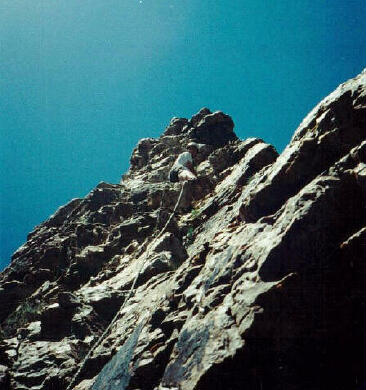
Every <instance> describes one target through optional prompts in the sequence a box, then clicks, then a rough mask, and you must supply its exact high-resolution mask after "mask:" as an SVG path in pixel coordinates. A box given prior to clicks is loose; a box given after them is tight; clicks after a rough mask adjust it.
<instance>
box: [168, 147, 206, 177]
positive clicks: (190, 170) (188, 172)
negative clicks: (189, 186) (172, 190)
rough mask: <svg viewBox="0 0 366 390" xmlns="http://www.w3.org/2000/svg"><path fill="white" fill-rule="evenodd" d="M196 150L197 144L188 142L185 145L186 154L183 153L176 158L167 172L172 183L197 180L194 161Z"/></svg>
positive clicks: (197, 148)
mask: <svg viewBox="0 0 366 390" xmlns="http://www.w3.org/2000/svg"><path fill="white" fill-rule="evenodd" d="M198 150H199V146H198V144H196V143H195V142H190V143H189V144H188V145H187V152H183V153H181V154H180V155H179V156H178V157H177V159H176V160H175V162H174V164H173V166H172V169H171V170H170V172H169V180H170V181H171V182H172V183H175V182H178V181H179V182H185V181H194V180H197V176H196V173H195V169H194V159H195V157H196V156H197V154H198Z"/></svg>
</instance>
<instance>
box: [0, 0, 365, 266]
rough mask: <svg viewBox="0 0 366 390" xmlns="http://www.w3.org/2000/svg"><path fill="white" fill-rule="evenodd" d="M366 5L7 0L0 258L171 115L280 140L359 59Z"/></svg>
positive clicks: (0, 68)
mask: <svg viewBox="0 0 366 390" xmlns="http://www.w3.org/2000/svg"><path fill="white" fill-rule="evenodd" d="M365 16H366V4H365V1H364V0H347V1H345V0H344V1H340V0H332V1H314V0H312V1H308V0H302V1H297V0H291V1H289V0H288V1H286V0H283V1H275V0H242V1H232V2H228V1H223V0H215V1H213V0H212V1H197V0H142V1H139V0H83V1H81V0H53V1H50V0H32V1H25V0H23V1H19V0H11V1H8V0H2V1H1V2H0V59H1V61H0V76H1V77H0V130H1V139H2V142H1V150H0V151H1V157H0V159H1V160H0V169H1V171H0V174H1V183H2V186H1V192H0V195H1V225H0V228H1V231H0V235H1V248H0V250H1V251H0V259H1V264H3V265H5V264H6V263H7V262H8V261H9V257H10V254H11V253H12V252H13V251H14V250H15V249H16V248H17V247H18V246H19V245H21V244H22V243H23V242H24V241H25V238H26V234H27V233H28V232H29V231H31V230H32V228H33V227H34V226H35V225H37V224H39V223H40V222H42V221H43V220H45V219H46V218H47V217H48V216H49V215H50V214H51V213H53V212H54V211H55V210H56V209H57V207H59V206H60V205H62V204H65V203H66V202H67V201H69V200H70V199H72V198H74V197H81V196H84V195H85V194H86V193H88V192H89V191H90V190H91V189H92V188H93V187H94V186H95V185H96V184H97V183H98V182H100V181H102V180H103V181H108V182H113V183H116V182H118V181H119V179H120V176H121V174H122V173H123V172H125V171H126V170H127V168H128V159H129V156H130V154H131V151H132V148H133V147H134V146H135V144H136V143H137V141H138V140H139V139H140V138H142V137H157V136H159V135H160V134H161V132H162V131H163V129H164V127H165V126H166V125H167V124H168V122H169V120H170V118H171V117H172V116H181V117H190V116H192V115H193V114H194V113H196V112H197V111H198V110H199V109H200V108H201V107H203V106H208V107H209V108H211V109H212V110H223V111H225V112H227V113H228V114H230V115H231V116H232V117H233V119H234V122H235V124H236V128H235V130H236V133H237V135H238V136H240V137H241V138H246V137H252V136H257V137H261V138H263V139H264V140H265V141H267V142H270V143H272V144H274V145H275V146H276V148H277V149H278V150H279V151H281V150H282V149H283V148H284V146H285V145H286V144H287V142H288V141H289V139H290V137H291V135H292V134H293V132H294V130H295V129H296V127H297V126H298V124H299V123H300V121H301V120H302V118H303V117H304V116H305V115H306V113H307V112H308V111H309V110H310V109H311V108H312V107H313V106H314V105H315V104H317V103H318V101H319V100H320V99H322V98H323V97H324V96H326V95H327V94H328V93H329V92H331V91H332V90H333V89H334V88H335V87H337V85H338V84H340V83H341V82H343V81H345V80H346V79H348V78H351V77H353V76H355V75H356V74H357V73H359V72H360V71H361V70H362V69H363V68H364V67H365V65H366V64H365V53H366V51H365V49H366V34H365V32H366V29H365V25H366V17H365ZM0 267H1V265H0Z"/></svg>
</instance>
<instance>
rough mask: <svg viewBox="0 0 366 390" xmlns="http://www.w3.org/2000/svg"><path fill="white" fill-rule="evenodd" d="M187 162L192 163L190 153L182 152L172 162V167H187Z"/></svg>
mask: <svg viewBox="0 0 366 390" xmlns="http://www.w3.org/2000/svg"><path fill="white" fill-rule="evenodd" d="M187 162H190V163H191V164H193V159H192V155H191V153H189V152H183V153H181V154H180V155H179V156H178V157H177V159H176V160H175V162H174V164H173V169H177V168H185V167H187Z"/></svg>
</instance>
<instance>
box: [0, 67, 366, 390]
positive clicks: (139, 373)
mask: <svg viewBox="0 0 366 390" xmlns="http://www.w3.org/2000/svg"><path fill="white" fill-rule="evenodd" d="M365 107H366V73H365V71H364V72H362V73H361V74H360V75H358V76H357V77H356V78H354V79H352V80H349V81H347V82H345V83H344V84H342V85H340V86H339V87H338V88H337V89H336V90H335V91H334V92H333V93H332V94H330V95H329V96H328V97H326V98H325V99H324V100H323V101H322V102H320V103H319V104H318V105H317V106H316V107H315V108H314V109H313V110H312V111H311V112H310V113H309V114H308V116H307V117H306V118H305V119H304V120H303V122H302V123H301V124H300V126H299V128H298V129H297V130H296V132H295V134H294V136H293V138H292V139H291V141H290V143H289V145H288V146H287V147H286V149H285V150H284V151H283V152H282V153H281V155H278V154H277V152H276V151H275V149H274V148H273V147H272V146H271V145H268V144H266V143H265V142H264V141H262V140H261V139H257V138H250V139H246V140H239V139H238V138H237V136H236V135H235V133H234V131H233V128H234V123H233V121H232V119H231V118H230V117H229V116H228V115H226V114H224V113H222V112H214V113H212V112H211V111H210V110H209V109H207V108H204V109H202V110H201V111H200V112H199V113H197V114H196V115H194V116H193V117H192V118H191V119H189V120H188V119H184V118H173V119H172V120H171V122H170V124H169V125H168V127H167V128H166V129H165V131H164V132H163V134H162V135H161V136H160V137H159V138H157V139H153V138H146V139H142V140H141V141H140V142H139V143H138V145H137V147H136V148H135V149H134V151H133V153H132V156H131V160H130V163H131V166H130V169H129V171H128V172H127V173H126V174H125V175H124V176H123V178H122V180H121V183H120V184H108V183H103V182H102V183H100V184H99V185H98V186H97V187H96V188H95V189H94V190H93V191H92V192H91V193H89V194H88V195H87V196H86V197H85V198H83V199H73V200H72V201H71V202H69V203H68V204H67V205H65V206H63V207H61V208H59V209H58V210H57V211H56V213H55V214H54V215H52V216H51V217H50V218H49V219H48V220H47V221H45V222H44V223H42V224H41V225H39V226H37V227H36V228H35V229H34V231H32V232H31V233H30V234H29V236H28V238H27V242H26V243H25V244H24V245H23V246H21V247H20V248H19V249H18V250H17V251H16V252H15V253H14V255H13V257H12V261H11V264H10V265H9V266H8V267H7V268H6V269H5V270H4V271H3V272H2V274H1V276H0V302H1V304H0V321H1V336H2V339H1V343H0V384H1V388H2V389H14V390H25V389H27V390H28V389H32V390H36V389H42V390H61V389H62V390H64V389H66V388H68V387H69V388H72V389H74V390H82V389H83V390H87V389H90V390H101V389H107V390H114V389H128V390H138V389H140V390H168V389H170V390H174V389H180V390H193V389H196V390H206V389H217V390H219V389H220V390H221V389H233V390H234V389H235V390H236V389H241V388H243V387H245V388H247V389H253V390H254V389H262V390H263V389H304V390H305V389H307V390H309V389H314V390H315V389H322V390H323V389H345V388H350V389H352V388H354V389H358V388H361V386H362V385H363V384H364V383H365V374H364V363H365V356H364V351H365V338H364V329H365V314H364V313H365V282H364V274H365V273H364V272H365V262H364V259H363V257H362V249H363V248H364V247H365V244H366V223H365V222H366V221H365V188H366V187H365V178H366V141H365V118H366V116H365ZM192 140H194V141H196V142H198V143H200V144H202V146H201V148H200V153H199V156H198V160H197V173H198V176H199V180H198V181H197V182H194V183H189V184H187V185H186V186H185V188H184V190H183V196H182V199H181V201H180V203H179V205H178V209H177V212H176V213H175V215H174V217H173V218H172V219H171V220H170V222H169V223H168V225H167V228H166V230H164V232H162V229H163V227H164V226H166V224H167V222H168V221H169V217H170V216H171V213H172V211H173V209H174V207H175V205H176V202H177V199H178V196H179V194H180V191H181V186H180V184H179V183H169V182H167V175H168V172H169V169H170V167H171V165H172V163H173V162H174V160H175V158H176V156H177V155H178V154H179V153H181V152H182V151H184V150H185V147H186V145H187V143H189V142H190V141H192ZM159 233H162V234H160V235H159ZM158 235H159V236H158ZM156 237H158V238H156ZM131 289H132V290H131ZM98 340H99V342H98V344H96V343H97V341H98ZM95 345H97V346H96V347H95ZM78 369H79V370H80V372H79V374H78V375H77V376H76V377H75V373H76V372H77V370H78ZM72 378H74V379H75V380H74V381H72ZM74 382H75V383H74ZM70 386H71V387H70Z"/></svg>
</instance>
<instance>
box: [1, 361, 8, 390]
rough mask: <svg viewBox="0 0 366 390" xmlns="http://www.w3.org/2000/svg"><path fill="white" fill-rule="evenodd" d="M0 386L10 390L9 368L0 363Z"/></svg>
mask: <svg viewBox="0 0 366 390" xmlns="http://www.w3.org/2000/svg"><path fill="white" fill-rule="evenodd" d="M0 386H1V388H2V389H3V390H10V376H9V368H8V367H6V366H3V365H0Z"/></svg>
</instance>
